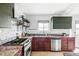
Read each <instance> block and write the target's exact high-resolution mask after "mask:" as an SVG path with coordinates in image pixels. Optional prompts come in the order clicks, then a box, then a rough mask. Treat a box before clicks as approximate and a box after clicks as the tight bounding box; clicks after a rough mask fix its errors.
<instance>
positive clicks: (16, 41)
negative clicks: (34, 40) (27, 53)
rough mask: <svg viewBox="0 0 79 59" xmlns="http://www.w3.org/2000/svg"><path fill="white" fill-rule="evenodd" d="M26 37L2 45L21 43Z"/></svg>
mask: <svg viewBox="0 0 79 59" xmlns="http://www.w3.org/2000/svg"><path fill="white" fill-rule="evenodd" d="M25 40H27V39H15V40H12V41H10V42H7V43H4V44H3V45H21V43H22V42H24V41H25Z"/></svg>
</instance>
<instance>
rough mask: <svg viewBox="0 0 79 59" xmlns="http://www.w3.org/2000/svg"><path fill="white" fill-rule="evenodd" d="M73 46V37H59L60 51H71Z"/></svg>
mask: <svg viewBox="0 0 79 59" xmlns="http://www.w3.org/2000/svg"><path fill="white" fill-rule="evenodd" d="M74 48H75V38H74V37H62V38H61V50H62V51H73V50H74Z"/></svg>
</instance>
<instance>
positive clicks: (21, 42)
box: [3, 38, 31, 56]
mask: <svg viewBox="0 0 79 59" xmlns="http://www.w3.org/2000/svg"><path fill="white" fill-rule="evenodd" d="M3 46H5V47H6V46H23V48H22V54H21V55H24V56H30V55H31V39H29V38H25V39H15V40H12V41H10V42H7V43H5V44H3Z"/></svg>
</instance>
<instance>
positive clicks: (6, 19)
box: [0, 3, 13, 28]
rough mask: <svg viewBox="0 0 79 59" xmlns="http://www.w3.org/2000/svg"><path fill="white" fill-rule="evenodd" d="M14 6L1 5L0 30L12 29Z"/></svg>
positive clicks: (8, 4)
mask: <svg viewBox="0 0 79 59" xmlns="http://www.w3.org/2000/svg"><path fill="white" fill-rule="evenodd" d="M12 8H13V4H10V3H0V28H8V27H11V19H12V18H11V17H12Z"/></svg>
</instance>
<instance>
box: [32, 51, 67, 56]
mask: <svg viewBox="0 0 79 59" xmlns="http://www.w3.org/2000/svg"><path fill="white" fill-rule="evenodd" d="M63 53H66V52H51V51H32V56H63Z"/></svg>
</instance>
